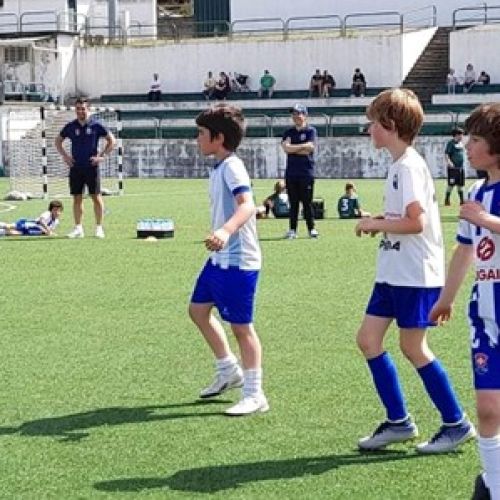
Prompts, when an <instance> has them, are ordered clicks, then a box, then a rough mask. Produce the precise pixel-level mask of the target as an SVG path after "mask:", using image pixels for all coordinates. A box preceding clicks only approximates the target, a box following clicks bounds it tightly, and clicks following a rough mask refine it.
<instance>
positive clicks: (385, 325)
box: [356, 89, 475, 453]
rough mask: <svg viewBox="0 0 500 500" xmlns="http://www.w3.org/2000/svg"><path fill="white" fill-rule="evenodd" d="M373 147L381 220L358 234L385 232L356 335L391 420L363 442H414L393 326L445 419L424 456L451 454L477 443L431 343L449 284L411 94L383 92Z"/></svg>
mask: <svg viewBox="0 0 500 500" xmlns="http://www.w3.org/2000/svg"><path fill="white" fill-rule="evenodd" d="M367 116H368V119H369V120H370V122H371V123H370V126H369V133H370V135H371V139H372V142H373V144H374V146H375V147H376V148H377V149H379V148H385V149H387V150H388V151H389V153H390V155H391V157H392V160H393V163H392V165H390V166H389V170H388V174H387V180H386V184H385V192H384V214H383V215H381V216H378V217H366V218H363V219H361V220H360V221H359V222H358V224H357V226H356V234H357V235H358V236H361V235H362V234H371V235H372V236H373V235H375V234H377V233H382V240H381V242H380V245H379V255H378V261H377V272H376V278H375V286H374V288H373V293H372V296H371V298H370V301H369V303H368V307H367V309H366V314H365V317H364V319H363V323H362V324H361V327H360V329H359V332H358V335H357V342H358V346H359V348H360V350H361V351H362V353H363V355H364V356H365V358H366V361H367V363H368V367H369V369H370V371H371V374H372V377H373V381H374V383H375V388H376V390H377V393H378V395H379V397H380V399H381V401H382V403H383V405H384V407H385V409H386V413H387V418H386V420H385V421H384V422H383V423H382V424H380V425H379V426H378V427H377V428H376V430H375V431H374V432H373V434H371V435H369V436H367V437H364V438H363V439H361V440H359V442H358V445H359V448H360V449H362V450H378V449H382V448H385V447H386V446H387V445H389V444H391V443H397V442H402V441H407V440H409V439H413V438H415V437H416V436H417V435H418V430H417V426H416V425H415V423H414V422H413V421H412V419H411V418H410V415H409V413H408V410H407V407H406V402H405V398H404V395H403V391H402V388H401V386H400V383H399V377H398V373H397V370H396V365H395V363H394V362H393V360H392V358H391V356H390V355H389V353H388V352H386V351H385V350H384V345H383V344H384V338H385V335H386V333H387V331H388V329H389V326H390V324H391V323H392V321H393V320H395V321H396V323H397V325H398V327H399V345H400V348H401V350H402V352H403V354H404V356H405V357H406V358H407V359H408V360H409V361H410V362H411V364H412V365H413V366H414V368H415V369H416V371H417V373H418V375H419V376H420V378H421V379H422V382H423V384H424V387H425V390H426V392H427V394H428V396H429V397H430V399H431V400H432V402H433V403H434V406H435V407H436V408H437V410H438V411H439V413H440V415H441V419H442V425H441V427H440V429H439V430H438V432H437V433H436V434H435V435H434V437H433V438H432V439H430V440H429V441H427V442H425V443H422V444H419V445H417V451H419V452H420V453H446V452H449V451H452V450H454V449H456V448H457V447H458V446H460V445H461V444H462V443H464V442H465V441H467V440H469V439H470V438H472V437H474V436H475V430H474V427H473V425H472V424H471V423H470V421H469V420H468V419H467V417H466V416H465V414H464V411H463V409H462V407H461V406H460V403H459V402H458V399H457V396H456V394H455V391H454V390H453V388H452V385H451V382H450V380H449V378H448V375H447V373H446V371H445V369H444V367H443V366H442V364H441V363H440V361H438V360H437V359H436V358H435V356H434V354H433V353H432V351H431V350H430V348H429V346H428V344H427V337H426V329H427V327H429V326H434V324H433V323H431V322H430V321H429V318H428V316H429V311H430V309H431V307H432V305H433V304H434V302H435V301H436V300H437V298H438V296H439V292H440V290H441V287H442V285H443V283H444V251H443V239H442V236H441V225H440V219H439V210H438V206H437V202H436V198H435V190H434V184H433V182H432V177H431V174H430V172H429V168H428V166H427V164H426V163H425V161H424V159H423V158H422V157H421V156H420V155H419V154H418V153H417V151H416V150H415V149H414V148H413V147H412V143H413V140H414V138H415V137H416V135H417V133H418V131H419V130H420V127H421V126H422V123H423V118H424V113H423V110H422V106H421V104H420V102H419V100H418V98H417V96H416V95H415V94H414V93H413V92H412V91H411V90H407V89H391V90H386V91H384V92H382V93H380V94H379V95H378V96H377V97H376V98H375V99H374V100H373V101H372V103H371V104H370V106H369V107H368V110H367Z"/></svg>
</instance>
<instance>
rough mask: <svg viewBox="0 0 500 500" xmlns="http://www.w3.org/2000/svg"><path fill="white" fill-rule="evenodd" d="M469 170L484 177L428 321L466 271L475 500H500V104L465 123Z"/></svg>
mask: <svg viewBox="0 0 500 500" xmlns="http://www.w3.org/2000/svg"><path fill="white" fill-rule="evenodd" d="M465 128H466V130H467V133H468V134H469V141H468V142H467V146H466V150H467V156H468V158H469V162H470V165H471V166H472V167H473V168H475V169H481V170H484V171H486V172H487V174H488V178H487V179H482V180H479V181H477V182H476V183H475V184H474V185H473V186H472V187H471V189H470V190H469V196H468V201H466V202H465V203H464V204H463V205H462V206H461V207H460V222H459V225H458V232H457V247H456V249H455V251H454V253H453V257H452V259H451V262H450V266H449V269H448V278H447V280H446V284H445V286H444V288H443V290H442V291H441V295H440V296H439V300H438V301H437V302H436V304H435V305H434V307H433V308H432V310H431V313H430V319H431V321H438V322H439V323H442V322H444V321H446V320H448V319H449V318H450V316H451V311H452V308H453V301H454V300H455V297H456V295H457V292H458V289H459V288H460V285H461V284H462V282H463V280H464V278H465V275H466V273H467V270H468V268H469V267H470V265H471V264H472V263H474V265H475V272H476V279H475V283H474V284H473V287H472V293H471V296H470V302H469V308H468V315H469V324H470V330H471V335H470V338H471V351H472V352H471V357H472V369H473V375H474V387H475V390H476V406H477V415H478V420H479V439H478V441H479V454H480V456H481V462H482V465H483V469H484V475H480V476H478V478H477V479H476V487H475V492H474V496H473V498H474V499H477V500H479V499H482V498H491V499H492V500H499V499H500V311H499V309H498V303H499V302H500V252H499V250H498V249H500V204H499V200H500V104H498V103H495V104H482V105H481V106H478V107H477V108H476V109H475V110H474V111H473V112H472V114H471V115H470V116H469V118H467V120H466V121H465Z"/></svg>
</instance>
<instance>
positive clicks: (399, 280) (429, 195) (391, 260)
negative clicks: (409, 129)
mask: <svg viewBox="0 0 500 500" xmlns="http://www.w3.org/2000/svg"><path fill="white" fill-rule="evenodd" d="M414 202H418V203H419V204H420V206H421V207H422V210H423V213H424V221H425V222H424V227H423V231H422V232H421V233H419V234H392V233H384V234H383V236H382V240H381V241H380V245H379V254H378V262H377V273H376V278H375V280H376V281H377V282H378V283H388V284H390V285H395V286H411V287H420V288H432V287H440V286H443V284H444V250H443V238H442V234H441V222H440V218H439V209H438V204H437V201H436V194H435V189H434V183H433V181H432V177H431V174H430V172H429V168H428V166H427V164H426V163H425V161H424V159H423V158H422V157H421V156H420V155H419V154H418V153H417V151H415V149H414V148H413V147H408V148H407V149H406V151H405V153H404V154H403V156H401V158H399V159H398V160H397V161H396V162H394V163H393V164H392V165H391V166H390V167H389V172H388V175H387V180H386V183H385V193H384V217H385V218H386V219H401V218H402V217H404V216H405V214H406V210H407V207H408V206H409V205H410V204H412V203H414Z"/></svg>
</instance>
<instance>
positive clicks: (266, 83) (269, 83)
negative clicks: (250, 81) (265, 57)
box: [259, 69, 276, 98]
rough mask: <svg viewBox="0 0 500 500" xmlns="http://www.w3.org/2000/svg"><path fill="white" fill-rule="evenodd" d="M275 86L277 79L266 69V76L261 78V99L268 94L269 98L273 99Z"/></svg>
mask: <svg viewBox="0 0 500 500" xmlns="http://www.w3.org/2000/svg"><path fill="white" fill-rule="evenodd" d="M275 85H276V78H274V76H273V75H271V73H269V70H268V69H265V70H264V74H263V75H262V76H261V77H260V88H259V97H262V96H263V95H264V93H267V97H269V98H271V97H272V96H273V92H274V86H275Z"/></svg>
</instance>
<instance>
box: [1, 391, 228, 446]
mask: <svg viewBox="0 0 500 500" xmlns="http://www.w3.org/2000/svg"><path fill="white" fill-rule="evenodd" d="M227 403H228V401H225V400H217V401H195V402H192V403H178V404H169V405H151V406H139V407H135V408H134V407H131V408H126V407H121V406H118V407H113V408H100V409H98V410H92V411H87V412H82V413H74V414H71V415H63V416H61V417H49V418H41V419H39V420H32V421H30V422H24V423H22V424H21V425H20V426H18V427H0V436H5V435H11V434H19V435H20V436H31V437H42V436H46V437H56V438H61V441H80V440H81V439H83V438H86V437H88V436H89V434H90V433H89V432H85V431H86V430H89V429H93V428H95V427H101V426H103V425H106V426H112V425H123V424H137V423H144V422H157V421H161V420H174V419H179V418H197V417H214V416H220V415H222V414H223V413H222V411H216V412H215V411H214V412H206V411H196V410H195V409H196V408H198V409H200V408H203V407H207V406H213V405H220V404H227ZM179 408H193V411H189V412H188V411H181V412H179V411H178V412H174V413H163V411H164V410H172V409H174V410H175V409H179Z"/></svg>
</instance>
